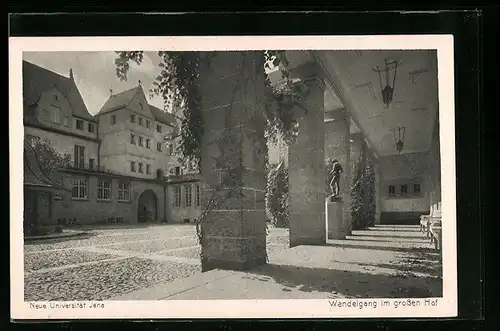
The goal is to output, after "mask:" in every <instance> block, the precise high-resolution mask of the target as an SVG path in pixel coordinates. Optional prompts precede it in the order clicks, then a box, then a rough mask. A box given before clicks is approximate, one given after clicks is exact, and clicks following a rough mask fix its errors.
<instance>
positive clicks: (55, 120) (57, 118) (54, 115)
mask: <svg viewBox="0 0 500 331" xmlns="http://www.w3.org/2000/svg"><path fill="white" fill-rule="evenodd" d="M51 119H52V122H53V123H57V124H59V123H61V117H60V114H59V109H54V110H52V118H51Z"/></svg>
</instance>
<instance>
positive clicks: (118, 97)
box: [96, 86, 142, 116]
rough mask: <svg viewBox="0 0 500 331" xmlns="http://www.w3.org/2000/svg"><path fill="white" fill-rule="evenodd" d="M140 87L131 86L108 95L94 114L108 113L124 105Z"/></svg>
mask: <svg viewBox="0 0 500 331" xmlns="http://www.w3.org/2000/svg"><path fill="white" fill-rule="evenodd" d="M140 90H142V88H141V87H140V86H137V87H134V88H131V89H130V90H126V91H123V92H121V93H118V94H113V95H112V96H110V97H109V99H108V100H107V101H106V103H104V105H103V106H102V107H101V109H100V110H99V111H98V112H97V114H96V116H99V115H102V114H106V113H109V112H110V111H113V110H116V109H119V108H123V107H126V106H128V105H129V104H130V102H131V101H132V99H133V98H134V96H135V95H136V94H137V93H138V92H139V91H140Z"/></svg>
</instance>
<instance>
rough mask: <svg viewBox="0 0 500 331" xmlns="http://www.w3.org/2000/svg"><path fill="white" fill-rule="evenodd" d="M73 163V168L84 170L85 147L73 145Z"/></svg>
mask: <svg viewBox="0 0 500 331" xmlns="http://www.w3.org/2000/svg"><path fill="white" fill-rule="evenodd" d="M73 163H74V166H75V168H85V146H82V145H77V144H75V145H74V147H73Z"/></svg>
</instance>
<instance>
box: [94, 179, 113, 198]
mask: <svg viewBox="0 0 500 331" xmlns="http://www.w3.org/2000/svg"><path fill="white" fill-rule="evenodd" d="M97 199H99V200H111V180H109V179H99V184H98V186H97Z"/></svg>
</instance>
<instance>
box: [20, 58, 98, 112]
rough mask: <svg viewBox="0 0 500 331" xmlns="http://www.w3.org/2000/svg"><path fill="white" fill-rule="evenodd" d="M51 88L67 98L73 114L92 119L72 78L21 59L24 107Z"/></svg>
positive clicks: (34, 101)
mask: <svg viewBox="0 0 500 331" xmlns="http://www.w3.org/2000/svg"><path fill="white" fill-rule="evenodd" d="M53 88H57V89H58V90H59V91H60V92H61V93H62V94H63V95H64V97H65V98H66V99H68V101H69V103H70V105H71V108H72V110H73V115H74V116H77V117H81V118H84V119H87V120H90V121H92V120H94V117H93V116H92V115H91V114H90V113H89V111H88V109H87V106H85V102H84V101H83V98H82V95H81V94H80V91H79V90H78V87H77V86H76V84H75V81H74V80H73V79H71V78H68V77H64V76H62V75H59V74H58V73H55V72H53V71H50V70H48V69H45V68H42V67H40V66H37V65H35V64H33V63H30V62H27V61H23V102H24V106H25V109H26V107H29V106H33V105H34V104H37V103H38V101H39V100H40V97H41V95H42V94H43V93H44V92H47V91H49V90H51V89H53Z"/></svg>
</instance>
